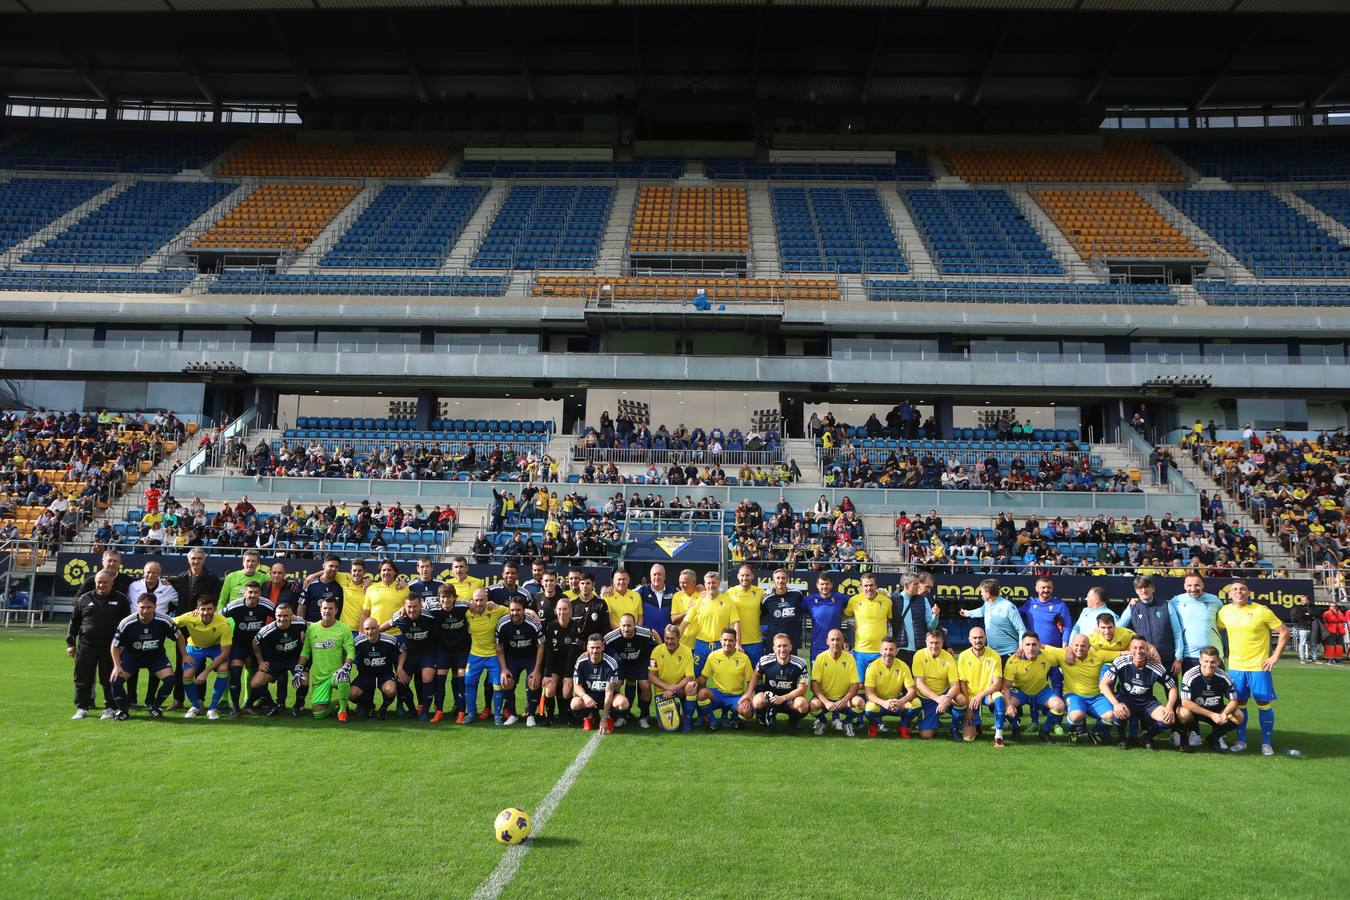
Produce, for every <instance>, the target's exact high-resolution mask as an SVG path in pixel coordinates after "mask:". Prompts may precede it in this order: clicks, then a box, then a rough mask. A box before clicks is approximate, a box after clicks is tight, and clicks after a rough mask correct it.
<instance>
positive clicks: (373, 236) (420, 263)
mask: <svg viewBox="0 0 1350 900" xmlns="http://www.w3.org/2000/svg"><path fill="white" fill-rule="evenodd" d="M486 194H487V188H486V187H484V186H482V185H463V184H461V185H406V184H395V185H390V186H389V187H386V188H385V189H384V190H382V191H380V193H379V195H378V196H377V197H376V198H375V199H374V200H373V201H372V202H371V204H370V206H368V207H366V209H365V211H363V212H362V213H361V215H360V216H359V217H358V218H357V220H356V221H355V222H353V223H352V225H351V227H350V228H348V229H347V231H346V232H345V233H343V235H342V237H341V238H340V239H339V240H338V242H337V245H336V246H334V247H333V249H332V250H330V251H329V252H328V253H327V254H326V255H325V256H324V257H323V259H322V260H320V262H319V265H321V266H326V267H335V266H343V267H355V268H367V269H378V268H400V269H434V268H436V267H437V266H439V265H441V263H442V261H443V260H444V259H445V256H446V254H448V253H449V252H450V248H451V247H452V246H454V243H455V241H456V240H458V239H459V236H460V234H462V233H463V231H464V226H465V225H467V224H468V223H469V219H470V218H471V217H472V216H473V213H474V210H476V209H477V208H478V205H479V204H480V203H482V202H483V197H484V196H485V195H486Z"/></svg>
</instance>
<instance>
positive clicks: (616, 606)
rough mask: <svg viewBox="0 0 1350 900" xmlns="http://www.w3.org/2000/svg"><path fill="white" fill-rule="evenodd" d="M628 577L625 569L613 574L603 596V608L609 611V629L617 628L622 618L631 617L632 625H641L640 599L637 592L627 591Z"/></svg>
mask: <svg viewBox="0 0 1350 900" xmlns="http://www.w3.org/2000/svg"><path fill="white" fill-rule="evenodd" d="M629 581H630V579H629V575H628V572H627V570H625V569H617V570H615V572H614V580H613V582H612V584H611V587H610V589H609V593H608V594H607V595H606V596H605V606H606V607H607V608H608V609H609V627H610V628H618V627H619V621H620V620H621V619H622V618H623V617H624V616H632V617H633V624H635V625H641V624H642V597H641V596H640V595H639V594H638V592H637V591H632V590H629V589H628V585H629Z"/></svg>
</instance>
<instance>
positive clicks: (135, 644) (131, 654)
mask: <svg viewBox="0 0 1350 900" xmlns="http://www.w3.org/2000/svg"><path fill="white" fill-rule="evenodd" d="M177 642H178V626H177V625H175V624H173V619H170V618H169V617H168V616H166V615H164V614H163V613H155V617H154V618H153V619H151V620H150V621H149V622H142V621H141V617H140V616H139V615H137V614H132V615H130V616H127V617H126V618H125V619H123V620H122V621H121V622H119V623H117V630H116V631H114V632H113V636H112V645H113V646H114V647H121V648H122V658H123V659H129V661H131V662H149V661H151V660H155V659H158V658H159V657H161V656H164V653H165V651H166V650H167V649H168V647H169V646H170V645H171V644H176V643H177Z"/></svg>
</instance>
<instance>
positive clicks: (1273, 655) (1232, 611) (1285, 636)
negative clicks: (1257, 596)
mask: <svg viewBox="0 0 1350 900" xmlns="http://www.w3.org/2000/svg"><path fill="white" fill-rule="evenodd" d="M1251 595H1252V591H1251V588H1250V587H1249V586H1248V585H1247V582H1245V581H1235V582H1233V583H1232V584H1231V585H1229V586H1228V599H1229V600H1231V601H1232V602H1231V603H1229V604H1228V605H1227V606H1225V607H1223V608H1222V609H1220V610H1219V613H1218V623H1219V628H1220V629H1221V630H1223V631H1225V632H1227V633H1228V674H1229V675H1230V676H1232V678H1233V684H1234V686H1235V687H1236V689H1237V701H1238V707H1239V708H1240V709H1241V710H1242V712H1243V718H1242V719H1241V720H1240V721H1239V722H1238V725H1237V735H1236V737H1237V741H1236V742H1235V743H1234V744H1233V746H1232V747H1231V748H1230V749H1231V750H1232V751H1233V752H1234V753H1241V752H1242V751H1243V750H1246V749H1247V718H1246V712H1247V701H1248V700H1255V701H1256V718H1257V721H1258V722H1260V723H1261V755H1262V756H1274V755H1275V746H1274V743H1273V741H1274V737H1275V708H1274V703H1275V699H1276V697H1275V680H1274V677H1273V676H1272V675H1271V673H1272V671H1273V670H1274V669H1275V664H1276V663H1277V662H1279V661H1280V654H1281V653H1283V652H1284V645H1285V644H1287V643H1289V626H1288V625H1286V624H1284V623H1283V622H1281V621H1280V620H1279V618H1278V617H1277V616H1276V615H1275V614H1274V613H1273V612H1271V611H1270V610H1269V609H1268V608H1267V607H1264V606H1261V605H1260V604H1259V603H1252V602H1251ZM1272 634H1274V635H1276V640H1275V649H1274V650H1271V649H1270V636H1271V635H1272Z"/></svg>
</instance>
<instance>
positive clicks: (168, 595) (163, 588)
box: [113, 560, 178, 706]
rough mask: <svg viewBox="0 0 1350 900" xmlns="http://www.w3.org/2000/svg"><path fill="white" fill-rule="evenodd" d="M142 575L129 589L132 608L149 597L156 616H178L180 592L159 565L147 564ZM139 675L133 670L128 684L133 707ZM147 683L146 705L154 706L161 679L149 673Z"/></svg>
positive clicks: (128, 692) (137, 671)
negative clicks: (152, 602)
mask: <svg viewBox="0 0 1350 900" xmlns="http://www.w3.org/2000/svg"><path fill="white" fill-rule="evenodd" d="M142 575H143V577H142V578H141V579H140V580H139V581H133V582H131V586H130V587H129V588H127V600H128V601H130V603H131V608H132V609H136V604H137V603H138V602H139V601H140V599H141V598H142V597H144V596H149V597H150V598H151V599H152V600H154V602H155V614H156V615H159V616H172V615H174V614H176V613H177V612H178V592H177V591H175V590H174V589H173V585H171V584H169V582H168V580H167V579H165V578H164V577H163V570H162V569H161V568H160V565H159V563H157V562H155V561H153V560H151V561H150V562H148V563H146V564H145V569H144V571H143V572H142ZM116 583H117V582H116V581H114V582H113V584H114V586H116ZM166 649H167V647H166ZM139 675H140V671H139V670H137V669H133V670H131V672H130V673H129V677H128V678H127V683H126V690H127V699H128V701H129V702H130V703H131V704H132V705H133V706H134V705H135V703H136V682H137V680H138V676H139ZM146 681H147V682H148V684H146V686H145V705H146V706H152V705H153V701H154V699H155V697H156V695H157V694H158V691H159V679H158V678H156V677H155V673H154V672H153V671H148V674H147V678H146Z"/></svg>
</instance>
